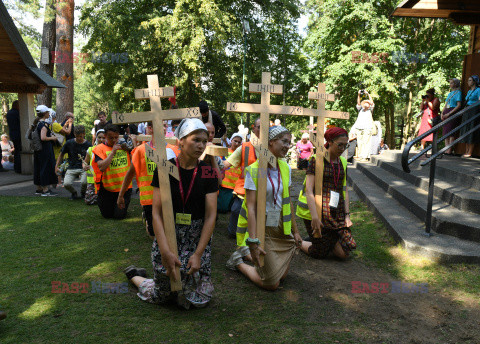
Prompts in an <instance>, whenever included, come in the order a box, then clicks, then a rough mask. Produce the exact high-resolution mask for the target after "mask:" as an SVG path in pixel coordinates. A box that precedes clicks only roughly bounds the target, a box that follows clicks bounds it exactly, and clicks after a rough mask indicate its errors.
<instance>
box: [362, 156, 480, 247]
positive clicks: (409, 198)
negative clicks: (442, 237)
mask: <svg viewBox="0 0 480 344" xmlns="http://www.w3.org/2000/svg"><path fill="white" fill-rule="evenodd" d="M353 166H354V167H355V168H356V169H357V170H358V171H359V172H361V173H363V174H364V175H365V176H366V177H368V178H369V179H370V180H372V181H373V182H374V183H375V184H376V185H377V186H378V187H380V188H381V189H383V190H384V192H385V193H387V194H389V195H391V196H392V197H393V198H395V199H396V200H397V201H399V202H400V204H402V206H403V207H404V208H406V209H407V210H408V211H410V213H412V214H414V215H415V216H417V217H418V218H419V219H420V220H421V221H423V222H425V217H426V212H427V197H428V193H427V192H426V191H424V190H422V189H419V188H417V187H416V186H415V185H413V184H411V183H409V182H407V181H405V180H403V179H400V178H398V177H397V176H395V175H393V174H391V173H390V172H388V171H386V170H384V169H382V168H380V167H377V166H375V165H373V164H370V163H359V162H355V164H354V165H353ZM365 179H366V178H365ZM432 230H434V231H436V232H437V233H442V234H448V235H451V236H455V237H457V238H460V239H464V240H470V241H476V242H480V215H478V214H474V213H470V212H465V211H461V210H459V209H457V208H455V207H454V206H452V205H450V204H446V203H444V202H442V201H441V200H440V199H438V198H436V197H434V200H433V206H432Z"/></svg>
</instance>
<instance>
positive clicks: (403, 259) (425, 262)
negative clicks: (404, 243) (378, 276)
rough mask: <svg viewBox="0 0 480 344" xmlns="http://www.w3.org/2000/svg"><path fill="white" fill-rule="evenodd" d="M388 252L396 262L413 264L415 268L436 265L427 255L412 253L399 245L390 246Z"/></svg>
mask: <svg viewBox="0 0 480 344" xmlns="http://www.w3.org/2000/svg"><path fill="white" fill-rule="evenodd" d="M388 251H389V252H390V254H391V255H392V256H394V257H395V259H396V260H397V264H408V265H411V266H415V267H417V268H425V267H428V266H432V265H436V262H435V261H434V260H432V259H429V258H427V257H422V256H417V255H413V254H411V253H408V252H407V251H406V250H405V249H404V248H402V247H401V246H396V247H391V248H390V249H389V250H388Z"/></svg>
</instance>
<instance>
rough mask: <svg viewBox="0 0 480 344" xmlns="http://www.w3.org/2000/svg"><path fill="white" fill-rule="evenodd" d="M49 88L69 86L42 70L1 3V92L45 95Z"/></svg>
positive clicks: (0, 2)
mask: <svg viewBox="0 0 480 344" xmlns="http://www.w3.org/2000/svg"><path fill="white" fill-rule="evenodd" d="M47 87H52V88H53V87H56V88H60V87H62V88H63V87H65V86H64V85H63V84H62V83H60V82H59V81H57V80H55V79H54V78H52V77H51V76H49V75H48V74H46V73H45V72H43V71H42V70H40V69H39V68H37V65H36V63H35V61H34V60H33V57H32V55H31V54H30V51H29V50H28V48H27V46H26V44H25V42H24V41H23V39H22V36H21V35H20V33H19V32H18V29H17V27H16V26H15V24H14V23H13V20H12V18H11V17H10V15H9V14H8V11H7V9H6V8H5V5H4V4H3V2H2V1H0V92H8V93H42V92H43V90H45V88H47Z"/></svg>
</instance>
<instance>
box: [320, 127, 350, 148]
mask: <svg viewBox="0 0 480 344" xmlns="http://www.w3.org/2000/svg"><path fill="white" fill-rule="evenodd" d="M339 136H346V137H348V132H347V131H346V130H345V129H343V128H338V127H333V128H330V129H328V130H327V131H326V132H325V134H324V137H325V141H327V142H325V148H328V141H333V140H334V139H335V138H336V137H339Z"/></svg>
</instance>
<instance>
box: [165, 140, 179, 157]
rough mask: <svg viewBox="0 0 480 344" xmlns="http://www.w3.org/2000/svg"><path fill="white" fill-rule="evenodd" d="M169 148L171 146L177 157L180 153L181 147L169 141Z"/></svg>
mask: <svg viewBox="0 0 480 344" xmlns="http://www.w3.org/2000/svg"><path fill="white" fill-rule="evenodd" d="M167 148H170V149H171V150H172V151H173V152H174V153H175V156H176V157H178V154H180V148H178V146H175V145H171V144H170V143H167Z"/></svg>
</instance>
